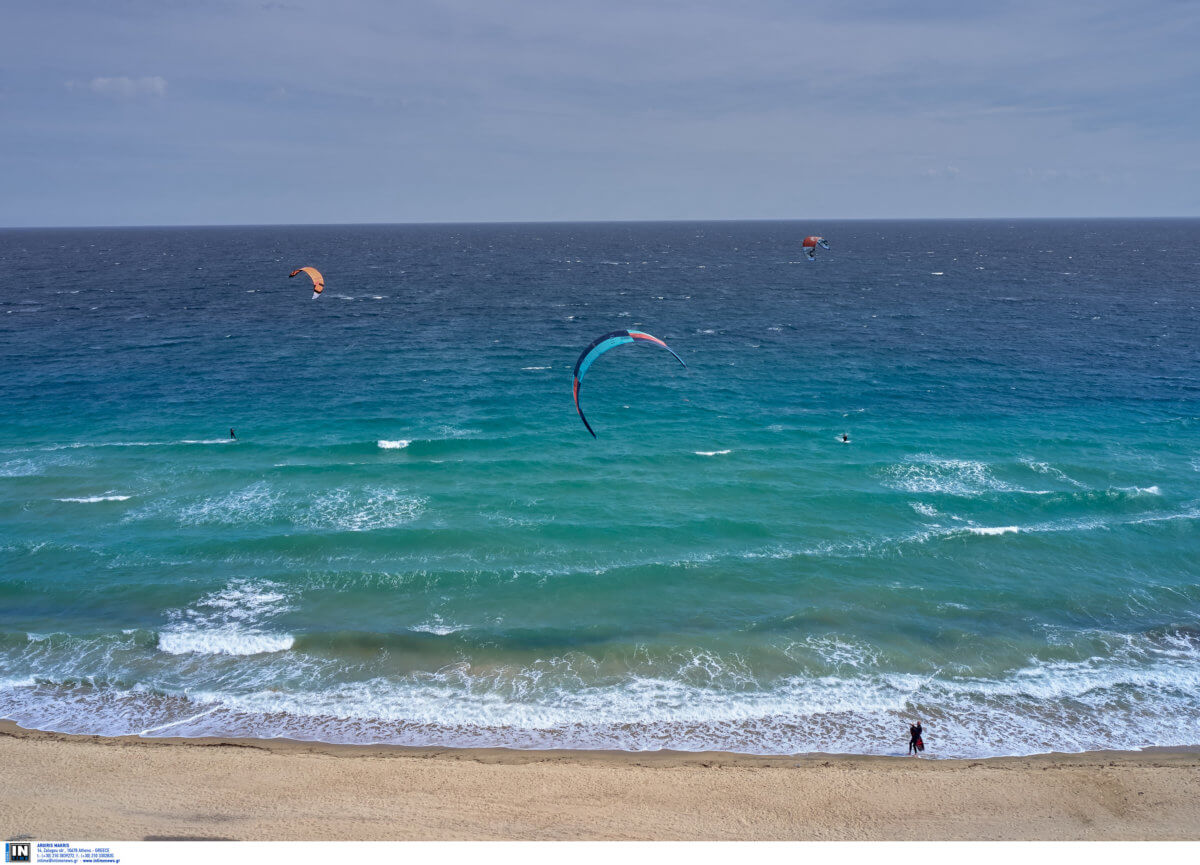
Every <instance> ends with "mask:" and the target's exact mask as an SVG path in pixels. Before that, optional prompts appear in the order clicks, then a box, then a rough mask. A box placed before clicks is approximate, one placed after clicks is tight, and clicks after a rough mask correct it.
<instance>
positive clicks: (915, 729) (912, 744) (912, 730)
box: [908, 724, 925, 754]
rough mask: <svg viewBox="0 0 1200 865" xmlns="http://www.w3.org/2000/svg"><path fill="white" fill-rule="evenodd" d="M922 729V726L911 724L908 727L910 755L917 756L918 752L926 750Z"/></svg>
mask: <svg viewBox="0 0 1200 865" xmlns="http://www.w3.org/2000/svg"><path fill="white" fill-rule="evenodd" d="M922 732H923V731H922V728H921V725H920V724H910V725H909V727H908V737H909V738H908V753H910V754H916V753H917V752H918V751H921V750H924V748H925V745H924V743H923V742H922V741H921V733H922Z"/></svg>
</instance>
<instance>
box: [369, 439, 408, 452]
mask: <svg viewBox="0 0 1200 865" xmlns="http://www.w3.org/2000/svg"><path fill="white" fill-rule="evenodd" d="M376 444H378V445H379V447H381V448H383V449H384V450H385V451H392V450H399V449H401V448H406V447H408V446H409V445H410V444H412V440H411V439H396V440H394V441H388V440H387V439H380V440H379V441H378V442H376Z"/></svg>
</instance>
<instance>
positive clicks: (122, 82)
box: [67, 75, 167, 99]
mask: <svg viewBox="0 0 1200 865" xmlns="http://www.w3.org/2000/svg"><path fill="white" fill-rule="evenodd" d="M67 88H68V89H69V90H75V89H81V90H88V91H91V92H92V93H98V94H99V95H101V96H108V97H113V98H117V99H133V98H136V97H139V96H154V97H163V96H166V95H167V79H165V78H163V77H162V76H159V75H148V76H145V77H142V78H129V77H127V76H119V77H115V78H105V77H99V78H93V79H92V80H91V81H89V82H87V83H86V84H84V85H82V86H80V85H76V83H75V82H74V81H68V82H67Z"/></svg>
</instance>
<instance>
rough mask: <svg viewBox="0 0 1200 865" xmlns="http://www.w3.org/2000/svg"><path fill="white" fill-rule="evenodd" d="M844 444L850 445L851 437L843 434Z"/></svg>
mask: <svg viewBox="0 0 1200 865" xmlns="http://www.w3.org/2000/svg"><path fill="white" fill-rule="evenodd" d="M842 442H843V443H845V444H850V436H848V435H846V434H845V433H842Z"/></svg>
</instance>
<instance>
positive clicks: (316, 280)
mask: <svg viewBox="0 0 1200 865" xmlns="http://www.w3.org/2000/svg"><path fill="white" fill-rule="evenodd" d="M297 273H307V274H308V278H309V279H311V280H312V281H313V296H312V299H313V300H316V299H317V298H318V297H320V296H321V292H323V291H324V290H325V277H323V276H321V271H319V270H317V269H316V268H315V267H302V268H300V269H299V270H293V271H292V272H291V273H289V274H288V279H291V278H292V277H293V276H295V275H296V274H297Z"/></svg>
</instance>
